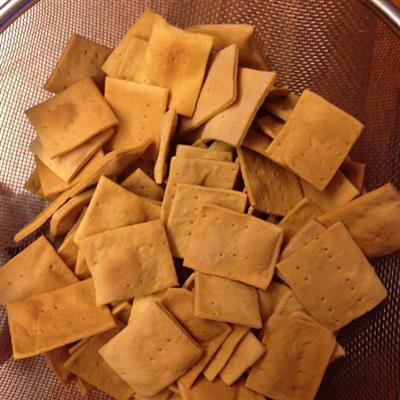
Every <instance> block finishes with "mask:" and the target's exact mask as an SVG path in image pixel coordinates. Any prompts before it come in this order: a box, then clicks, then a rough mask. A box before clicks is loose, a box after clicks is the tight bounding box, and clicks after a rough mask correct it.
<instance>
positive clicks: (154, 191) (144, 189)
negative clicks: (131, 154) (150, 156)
mask: <svg viewBox="0 0 400 400" xmlns="http://www.w3.org/2000/svg"><path fill="white" fill-rule="evenodd" d="M121 186H122V187H123V188H125V189H127V190H129V191H130V192H132V193H135V194H137V195H138V196H142V197H146V198H148V199H153V200H158V201H160V200H162V198H163V197H164V189H163V188H162V187H161V186H158V185H157V183H155V182H154V181H153V179H151V178H150V177H149V176H148V175H147V174H145V173H144V172H143V170H142V169H140V168H137V169H135V171H133V173H132V174H130V175H129V176H128V177H126V178H125V179H124V180H123V181H122V182H121Z"/></svg>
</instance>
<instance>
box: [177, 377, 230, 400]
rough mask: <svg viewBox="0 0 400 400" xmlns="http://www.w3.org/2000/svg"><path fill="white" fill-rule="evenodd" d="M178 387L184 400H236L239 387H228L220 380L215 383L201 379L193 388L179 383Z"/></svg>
mask: <svg viewBox="0 0 400 400" xmlns="http://www.w3.org/2000/svg"><path fill="white" fill-rule="evenodd" d="M178 387H179V391H180V392H181V396H182V399H183V400H205V399H207V400H218V399H221V400H222V399H224V400H236V394H237V386H236V385H233V386H228V385H226V384H225V383H224V382H223V381H222V380H221V379H219V378H218V379H215V380H214V381H213V382H210V381H208V380H207V379H205V378H200V379H199V381H198V382H197V383H196V384H195V385H193V386H192V387H191V388H188V387H187V386H185V385H183V384H182V383H180V382H179V381H178Z"/></svg>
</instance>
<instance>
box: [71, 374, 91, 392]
mask: <svg viewBox="0 0 400 400" xmlns="http://www.w3.org/2000/svg"><path fill="white" fill-rule="evenodd" d="M74 384H75V386H76V388H77V389H78V392H79V393H80V394H81V396H86V395H87V394H88V393H90V392H91V391H92V390H94V389H95V388H94V386H93V385H91V384H90V383H88V382H85V381H84V380H83V379H81V378H79V377H77V376H74Z"/></svg>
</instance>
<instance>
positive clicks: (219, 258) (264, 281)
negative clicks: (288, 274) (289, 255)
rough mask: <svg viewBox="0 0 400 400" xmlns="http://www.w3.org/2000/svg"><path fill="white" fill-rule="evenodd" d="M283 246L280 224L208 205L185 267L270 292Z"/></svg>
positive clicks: (195, 227) (194, 231) (200, 216)
mask: <svg viewBox="0 0 400 400" xmlns="http://www.w3.org/2000/svg"><path fill="white" fill-rule="evenodd" d="M217 221H218V223H216V222H217ZM281 243H282V229H281V228H279V227H277V226H276V225H273V224H270V223H268V222H265V221H262V220H260V219H258V218H255V217H252V216H250V215H246V214H239V213H237V212H235V211H231V210H228V209H225V208H222V207H218V206H214V205H205V206H203V207H202V209H201V211H200V213H198V215H197V218H196V221H195V223H194V225H193V228H192V236H191V239H190V241H189V245H188V248H187V250H186V257H185V259H184V265H185V266H187V267H189V268H191V269H194V270H196V271H200V272H204V273H210V274H213V275H217V276H221V277H225V278H228V279H233V280H237V281H240V282H243V283H246V284H248V285H252V286H256V287H258V288H261V289H266V288H267V287H268V285H269V283H270V282H271V279H272V275H273V272H274V265H275V262H276V260H277V258H278V254H279V249H280V246H281ZM249 250H251V251H249Z"/></svg>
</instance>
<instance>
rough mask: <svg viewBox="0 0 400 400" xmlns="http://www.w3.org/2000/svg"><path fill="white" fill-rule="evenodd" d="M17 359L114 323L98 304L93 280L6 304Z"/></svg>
mask: <svg viewBox="0 0 400 400" xmlns="http://www.w3.org/2000/svg"><path fill="white" fill-rule="evenodd" d="M7 311H8V323H9V327H10V334H11V343H12V346H13V354H14V358H15V359H20V358H26V357H32V356H34V355H37V354H39V353H43V352H46V351H50V350H53V349H55V348H57V347H60V346H63V345H66V344H69V343H72V342H76V341H77V340H79V339H82V338H85V337H87V336H92V335H96V334H98V333H102V332H105V331H106V330H108V329H111V328H113V327H114V326H115V322H114V320H113V318H112V316H111V313H110V311H109V310H108V308H107V307H97V306H96V303H95V292H94V285H93V281H92V280H91V279H87V280H85V281H81V282H78V283H74V284H72V285H69V286H66V287H63V288H61V289H56V290H53V291H51V292H47V293H42V294H39V295H35V296H32V297H30V298H28V299H25V300H21V301H18V302H15V303H9V304H7Z"/></svg>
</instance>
